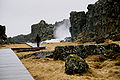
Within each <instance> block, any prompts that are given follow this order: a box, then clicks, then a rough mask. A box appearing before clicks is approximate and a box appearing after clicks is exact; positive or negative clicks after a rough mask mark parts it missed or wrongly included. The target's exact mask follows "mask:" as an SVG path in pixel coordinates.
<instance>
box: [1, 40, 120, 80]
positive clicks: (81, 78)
mask: <svg viewBox="0 0 120 80" xmlns="http://www.w3.org/2000/svg"><path fill="white" fill-rule="evenodd" d="M106 43H111V41H106ZM114 43H117V44H120V41H118V42H114ZM78 44H82V43H71V42H67V43H66V42H65V43H42V44H41V45H42V46H46V49H45V50H40V51H54V48H55V46H65V45H78ZM86 44H95V43H94V42H93V43H86ZM104 44H105V43H104ZM25 46H26V47H28V46H27V45H25V44H14V45H13V44H11V45H3V46H2V48H11V47H25ZM40 51H39V52H40ZM34 52H35V51H31V52H21V53H16V54H17V55H18V56H19V57H20V56H22V55H25V54H28V53H34ZM32 57H34V56H32ZM32 57H30V58H27V59H22V60H21V61H22V63H23V64H24V65H25V67H26V68H27V69H28V71H29V72H30V73H31V75H32V76H33V77H34V79H35V80H120V66H115V63H116V61H110V60H106V61H104V62H101V61H99V59H100V57H102V56H100V55H93V56H88V57H87V58H86V59H85V60H86V62H87V63H88V65H89V70H88V71H87V72H86V73H84V74H83V75H79V74H76V75H67V74H65V62H64V61H60V60H53V59H51V58H40V59H32Z"/></svg>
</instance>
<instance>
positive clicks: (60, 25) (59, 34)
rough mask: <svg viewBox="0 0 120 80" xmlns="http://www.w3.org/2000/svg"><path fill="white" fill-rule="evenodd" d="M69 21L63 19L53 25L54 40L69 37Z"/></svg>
mask: <svg viewBox="0 0 120 80" xmlns="http://www.w3.org/2000/svg"><path fill="white" fill-rule="evenodd" d="M70 26H71V25H70V20H69V19H64V20H63V21H61V22H57V23H56V24H55V30H54V37H55V38H56V39H62V40H64V38H66V37H71V34H70V31H69V28H70Z"/></svg>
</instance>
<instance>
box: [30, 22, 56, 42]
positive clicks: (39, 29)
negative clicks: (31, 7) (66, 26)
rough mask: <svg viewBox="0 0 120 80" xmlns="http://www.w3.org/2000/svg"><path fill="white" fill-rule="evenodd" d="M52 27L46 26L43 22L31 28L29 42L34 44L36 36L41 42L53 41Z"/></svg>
mask: <svg viewBox="0 0 120 80" xmlns="http://www.w3.org/2000/svg"><path fill="white" fill-rule="evenodd" d="M53 32H54V26H53V25H52V24H47V23H46V22H45V21H44V20H41V21H40V23H38V24H34V25H32V26H31V34H30V41H31V42H35V38H36V36H37V34H38V35H39V37H40V38H41V41H44V40H49V39H54V34H53Z"/></svg>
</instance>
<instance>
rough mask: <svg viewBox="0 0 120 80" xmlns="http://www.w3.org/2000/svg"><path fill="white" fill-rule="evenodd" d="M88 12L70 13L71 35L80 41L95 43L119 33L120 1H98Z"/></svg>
mask: <svg viewBox="0 0 120 80" xmlns="http://www.w3.org/2000/svg"><path fill="white" fill-rule="evenodd" d="M87 9H88V12H86V13H84V12H71V14H70V21H71V28H70V31H71V34H72V37H75V38H76V39H77V38H78V39H79V40H80V41H96V39H101V38H109V36H110V35H112V34H118V33H120V0H98V1H97V2H96V3H95V4H90V5H88V7H87Z"/></svg>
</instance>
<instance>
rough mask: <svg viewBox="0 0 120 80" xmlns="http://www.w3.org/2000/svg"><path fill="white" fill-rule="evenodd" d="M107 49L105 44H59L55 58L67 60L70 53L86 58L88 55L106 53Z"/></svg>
mask: <svg viewBox="0 0 120 80" xmlns="http://www.w3.org/2000/svg"><path fill="white" fill-rule="evenodd" d="M106 53H107V51H106V49H105V48H104V45H96V44H89V45H77V46H57V47H56V48H55V51H54V53H53V58H54V59H55V60H65V58H66V57H67V56H68V55H70V54H76V55H78V56H80V57H81V58H86V57H87V56H88V55H104V54H106Z"/></svg>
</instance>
